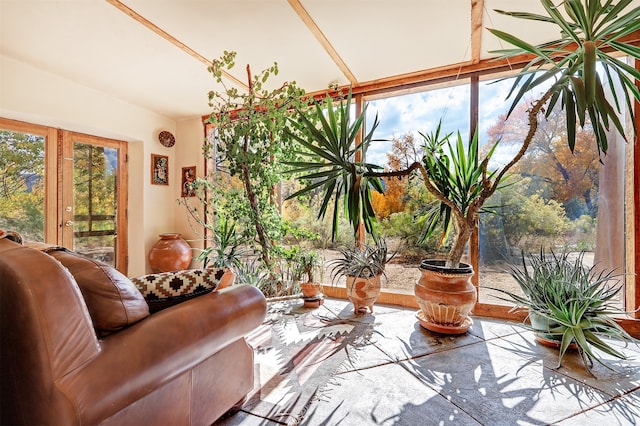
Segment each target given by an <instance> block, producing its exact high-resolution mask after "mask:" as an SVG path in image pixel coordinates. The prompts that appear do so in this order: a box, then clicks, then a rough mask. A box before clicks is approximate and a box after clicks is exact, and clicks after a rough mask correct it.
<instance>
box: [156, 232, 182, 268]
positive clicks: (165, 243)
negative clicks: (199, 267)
mask: <svg viewBox="0 0 640 426" xmlns="http://www.w3.org/2000/svg"><path fill="white" fill-rule="evenodd" d="M159 237H160V239H159V240H158V241H156V243H155V244H154V245H153V246H152V247H151V250H150V251H149V265H150V266H151V270H152V271H153V272H154V273H159V272H170V271H179V270H182V269H187V268H188V267H189V265H190V264H191V258H192V257H193V254H192V253H191V246H190V245H189V244H188V243H187V242H186V241H185V240H183V239H182V236H181V235H180V234H177V233H170V234H160V235H159Z"/></svg>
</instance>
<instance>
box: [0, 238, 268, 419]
mask: <svg viewBox="0 0 640 426" xmlns="http://www.w3.org/2000/svg"><path fill="white" fill-rule="evenodd" d="M0 303H1V308H0V332H1V342H0V369H1V375H2V376H1V389H0V392H1V393H0V401H1V405H0V410H1V411H0V423H1V424H57V425H62V424H64V425H74V424H105V425H111V424H113V425H126V424H136V425H140V424H145V425H154V424H166V425H168V424H171V425H209V424H211V423H213V422H214V421H215V420H216V419H217V418H219V417H220V416H221V415H222V414H224V413H225V412H226V411H228V410H229V409H230V408H233V407H236V406H237V405H238V404H239V403H241V402H242V401H243V398H244V397H245V396H246V394H247V393H248V392H249V391H251V389H252V387H253V351H252V349H251V348H250V347H249V346H248V345H247V343H246V341H245V339H244V335H245V334H247V333H249V332H251V331H252V330H253V329H254V328H256V327H257V326H258V325H260V324H261V322H262V321H263V320H264V317H265V312H266V301H265V299H264V296H263V295H262V293H261V292H260V291H259V290H257V289H256V288H254V287H250V286H238V287H233V288H230V289H226V290H223V291H214V292H212V293H209V294H206V295H203V296H199V297H196V298H193V299H190V300H188V301H185V302H183V303H181V304H179V305H176V306H173V307H171V308H168V309H165V310H163V311H160V312H158V313H155V314H152V315H149V316H146V317H145V318H144V319H142V320H140V321H138V322H136V323H135V324H133V325H129V326H127V327H125V328H123V329H121V330H118V331H115V332H112V333H111V334H108V335H107V336H105V337H102V338H98V337H97V334H96V331H95V330H94V326H93V324H92V319H91V317H90V315H89V310H88V308H87V305H86V303H85V301H84V299H83V296H82V293H81V291H80V289H79V287H78V285H77V284H76V281H75V279H74V277H73V276H72V275H71V274H70V272H69V271H68V270H67V269H66V268H65V267H63V266H62V264H60V263H59V262H58V261H57V260H55V259H54V258H53V257H51V256H49V255H47V254H45V253H42V252H40V251H38V250H34V249H31V248H28V247H25V246H22V245H20V244H17V243H15V242H13V241H10V240H8V239H6V238H5V239H0Z"/></svg>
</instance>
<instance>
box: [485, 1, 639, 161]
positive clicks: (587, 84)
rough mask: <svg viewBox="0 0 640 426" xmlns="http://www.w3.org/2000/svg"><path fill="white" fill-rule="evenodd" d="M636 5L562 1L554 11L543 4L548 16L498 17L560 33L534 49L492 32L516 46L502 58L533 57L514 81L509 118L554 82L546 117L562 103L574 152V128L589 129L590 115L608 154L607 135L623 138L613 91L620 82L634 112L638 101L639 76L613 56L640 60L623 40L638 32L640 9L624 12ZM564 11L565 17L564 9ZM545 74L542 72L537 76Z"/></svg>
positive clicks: (548, 3)
mask: <svg viewBox="0 0 640 426" xmlns="http://www.w3.org/2000/svg"><path fill="white" fill-rule="evenodd" d="M632 1H633V0H621V1H618V2H614V1H613V0H606V1H604V2H603V1H601V0H564V1H562V2H560V5H559V6H556V5H555V4H554V3H553V2H552V1H551V0H541V3H542V5H543V7H544V9H545V10H546V12H547V14H548V16H545V15H538V14H534V13H526V12H505V11H502V10H497V11H496V12H498V13H501V14H504V15H508V16H512V17H514V18H520V19H526V20H532V21H538V22H548V23H551V24H554V25H556V26H557V27H559V28H560V31H561V33H560V34H561V35H560V38H559V39H557V40H553V41H550V42H548V43H544V44H541V45H538V46H534V45H532V44H530V43H527V42H526V41H524V40H522V39H520V38H518V37H515V36H513V35H510V34H507V33H505V32H503V31H500V30H496V29H489V31H491V33H493V34H494V35H495V36H496V37H498V38H500V39H502V40H504V41H506V42H508V43H510V44H512V45H514V46H516V48H515V49H506V50H501V51H498V52H497V53H502V54H503V57H507V58H508V57H512V56H516V55H521V54H530V55H532V56H533V59H531V61H530V62H529V63H528V64H527V65H526V66H525V67H524V68H523V70H522V72H521V73H520V74H519V76H518V78H517V79H516V81H515V82H514V85H513V87H512V89H511V90H512V92H514V91H515V90H516V89H517V88H518V87H519V90H518V92H517V94H516V96H515V97H514V99H513V103H512V105H511V109H510V110H509V113H511V111H513V109H514V108H515V106H516V104H517V103H518V102H519V101H520V100H521V99H522V97H523V96H524V95H525V93H528V92H531V91H532V90H533V89H535V88H536V87H539V86H540V85H542V84H544V83H546V82H547V81H549V80H555V82H554V83H553V84H552V86H551V88H550V89H548V93H550V94H551V98H550V101H549V106H548V107H547V109H546V111H547V115H548V114H550V113H551V111H552V110H553V106H554V105H555V104H556V103H557V102H558V101H560V102H561V105H562V106H563V108H564V109H565V111H566V114H567V120H566V121H567V139H568V144H569V148H570V149H571V150H572V151H573V148H574V146H575V142H576V125H577V123H580V126H584V125H585V121H586V119H587V116H588V117H589V119H590V120H591V124H592V125H593V127H594V130H595V135H596V141H597V145H598V149H599V150H601V151H602V152H605V153H606V151H607V148H608V143H607V137H606V130H608V129H609V128H610V124H611V123H613V125H614V126H615V128H616V129H617V130H618V132H619V133H620V134H621V135H622V136H624V128H623V126H622V124H621V122H620V120H619V119H618V115H619V114H620V102H619V99H618V97H617V94H616V89H615V87H614V85H615V82H616V80H617V81H619V82H621V83H622V86H623V87H624V88H625V90H624V91H623V94H624V100H625V102H626V105H627V108H628V110H629V111H631V110H632V109H633V108H632V102H631V97H630V93H631V94H632V95H633V97H634V98H635V99H636V100H639V101H640V90H639V89H638V87H637V86H636V85H635V83H634V79H635V80H640V72H639V71H638V70H636V69H635V68H634V67H633V66H631V65H629V64H626V63H625V62H624V61H622V60H621V59H619V58H617V57H616V56H615V55H614V54H615V53H624V54H627V55H630V56H632V57H634V58H639V57H640V48H638V47H637V46H633V45H631V44H629V43H625V42H624V37H625V36H627V35H629V34H631V33H633V32H634V31H637V30H639V29H640V7H635V8H633V9H631V10H629V11H626V10H625V9H627V7H628V6H629V5H630V4H631V3H632ZM562 5H563V6H564V7H563V9H564V12H565V13H566V17H565V16H564V15H563V13H562V10H561V8H560V6H562ZM597 63H599V64H600V65H601V66H602V70H603V72H604V75H605V77H606V78H605V84H606V85H608V86H609V90H610V91H611V93H612V97H613V102H614V104H615V109H614V107H613V106H612V105H611V103H610V102H609V100H608V99H607V98H606V96H605V89H604V85H603V82H602V81H601V79H600V77H599V75H598V73H597V70H596V64H597ZM540 70H543V72H542V73H538V72H537V71H540Z"/></svg>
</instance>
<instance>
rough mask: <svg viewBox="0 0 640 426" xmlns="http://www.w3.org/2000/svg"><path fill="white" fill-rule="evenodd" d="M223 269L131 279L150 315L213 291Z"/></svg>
mask: <svg viewBox="0 0 640 426" xmlns="http://www.w3.org/2000/svg"><path fill="white" fill-rule="evenodd" d="M223 274H224V269H188V270H184V271H176V272H163V273H159V274H149V275H143V276H141V277H136V278H131V281H132V282H133V284H135V286H136V287H137V288H138V290H140V292H141V293H142V295H143V296H144V298H145V300H146V301H147V303H148V304H149V311H150V312H151V313H153V312H157V311H160V310H162V309H166V308H168V307H170V306H173V305H175V304H177V303H181V302H184V301H185V300H188V299H191V298H193V297H197V296H200V295H202V294H205V293H209V292H211V291H214V290H215V289H216V288H217V287H218V284H220V279H221V278H222V275H223Z"/></svg>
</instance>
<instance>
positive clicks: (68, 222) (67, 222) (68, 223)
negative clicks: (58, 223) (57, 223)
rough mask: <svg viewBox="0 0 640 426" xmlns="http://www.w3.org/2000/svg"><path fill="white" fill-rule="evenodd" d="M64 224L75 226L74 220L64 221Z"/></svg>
mask: <svg viewBox="0 0 640 426" xmlns="http://www.w3.org/2000/svg"><path fill="white" fill-rule="evenodd" d="M64 226H73V221H72V220H68V221H66V222H65V223H64Z"/></svg>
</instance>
